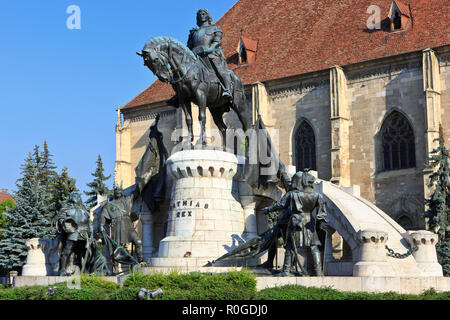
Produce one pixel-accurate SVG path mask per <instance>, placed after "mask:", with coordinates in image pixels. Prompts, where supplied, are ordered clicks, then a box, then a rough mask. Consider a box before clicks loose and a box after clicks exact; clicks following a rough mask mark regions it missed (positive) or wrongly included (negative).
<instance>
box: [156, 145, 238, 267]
mask: <svg viewBox="0 0 450 320" xmlns="http://www.w3.org/2000/svg"><path fill="white" fill-rule="evenodd" d="M237 165H238V159H237V158H236V156H234V155H233V154H231V153H227V152H223V151H218V150H185V151H180V152H177V153H175V154H173V155H172V156H171V157H170V158H169V159H168V160H167V170H168V174H169V175H170V176H171V177H172V178H173V187H172V193H171V203H170V208H169V214H168V225H167V236H166V238H164V239H163V240H161V242H160V244H159V251H158V257H154V258H151V259H150V265H151V266H154V267H176V266H180V267H186V266H201V265H204V264H205V263H207V262H208V261H209V260H214V259H217V258H218V257H220V256H221V255H223V254H225V253H227V252H230V251H231V250H233V249H234V248H236V247H237V246H238V245H240V244H241V243H243V242H244V240H243V239H242V235H243V233H244V230H245V221H244V212H243V209H242V206H241V204H240V202H239V196H238V195H237V193H235V192H233V190H235V189H236V188H233V177H234V175H235V174H236V172H237Z"/></svg>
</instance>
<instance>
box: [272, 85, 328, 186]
mask: <svg viewBox="0 0 450 320" xmlns="http://www.w3.org/2000/svg"><path fill="white" fill-rule="evenodd" d="M327 80H328V79H322V80H318V81H316V82H315V83H312V84H304V83H303V82H302V81H301V80H300V81H298V82H297V83H295V84H291V86H290V87H289V86H288V87H285V88H284V90H283V88H278V89H275V88H273V89H272V90H271V89H269V94H270V95H271V97H272V99H271V104H270V109H271V116H272V120H273V121H272V123H273V126H274V129H276V130H278V133H279V152H280V154H281V160H282V161H283V162H284V163H285V164H286V165H293V166H295V165H296V155H295V143H294V139H295V133H296V131H297V128H298V126H299V125H300V123H301V122H302V121H304V120H306V121H307V122H308V123H309V124H310V125H311V126H312V127H313V129H314V134H315V137H316V159H317V171H318V177H319V178H320V179H324V180H329V179H330V178H331V158H330V147H331V138H330V137H331V132H330V131H331V125H330V89H329V85H328V82H327Z"/></svg>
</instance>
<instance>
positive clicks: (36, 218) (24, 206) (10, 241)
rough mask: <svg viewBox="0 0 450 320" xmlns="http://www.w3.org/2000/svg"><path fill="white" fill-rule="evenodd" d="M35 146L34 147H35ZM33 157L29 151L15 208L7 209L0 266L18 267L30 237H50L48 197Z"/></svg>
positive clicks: (52, 235) (51, 231)
mask: <svg viewBox="0 0 450 320" xmlns="http://www.w3.org/2000/svg"><path fill="white" fill-rule="evenodd" d="M35 150H36V149H35ZM35 160H36V158H35V156H33V154H32V153H29V154H28V157H27V158H26V160H25V163H24V165H23V166H22V178H21V179H20V181H18V182H17V183H16V186H17V188H18V191H17V192H16V195H15V200H16V208H15V209H13V210H11V211H10V212H9V213H6V214H5V216H6V218H7V219H8V224H7V228H6V230H5V232H4V239H3V240H1V241H0V269H1V270H2V271H3V272H5V271H10V270H17V271H20V270H21V268H22V266H23V264H24V263H25V260H26V257H27V247H26V245H25V243H26V241H27V240H28V239H31V238H53V237H54V236H55V231H54V229H53V227H52V225H51V212H50V211H49V208H48V206H47V205H46V203H47V201H48V199H47V194H46V192H45V190H44V188H43V187H42V186H41V184H40V182H39V176H38V174H39V169H38V166H37V163H36V161H35Z"/></svg>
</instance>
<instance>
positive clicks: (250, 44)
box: [241, 36, 258, 52]
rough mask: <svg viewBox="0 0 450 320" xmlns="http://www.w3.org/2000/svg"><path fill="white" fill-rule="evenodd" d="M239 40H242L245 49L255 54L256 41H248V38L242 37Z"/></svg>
mask: <svg viewBox="0 0 450 320" xmlns="http://www.w3.org/2000/svg"><path fill="white" fill-rule="evenodd" d="M241 39H242V42H243V43H244V46H245V48H246V49H247V50H250V51H254V52H256V50H257V49H258V41H255V40H252V39H249V38H247V37H244V36H242V37H241Z"/></svg>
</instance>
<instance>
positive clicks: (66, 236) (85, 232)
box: [53, 192, 93, 276]
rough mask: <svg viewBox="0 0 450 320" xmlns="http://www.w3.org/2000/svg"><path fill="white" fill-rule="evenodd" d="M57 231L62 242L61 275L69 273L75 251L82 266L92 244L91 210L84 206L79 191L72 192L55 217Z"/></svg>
mask: <svg viewBox="0 0 450 320" xmlns="http://www.w3.org/2000/svg"><path fill="white" fill-rule="evenodd" d="M53 223H54V224H55V225H56V230H57V233H58V234H59V238H60V241H61V244H62V250H61V255H60V260H59V275H60V276H66V275H67V272H66V270H67V267H68V263H69V257H70V255H71V254H72V253H75V255H76V260H77V262H78V263H77V264H78V265H79V266H80V268H82V267H81V265H82V264H83V263H86V261H83V259H84V258H85V256H86V251H87V250H88V247H89V246H90V245H91V243H90V242H91V241H92V239H93V238H92V235H93V228H92V224H91V221H90V217H89V212H88V211H87V209H86V208H85V207H84V206H83V203H82V200H81V197H80V195H79V194H78V193H76V192H72V193H71V194H70V198H69V201H68V203H67V204H66V205H64V206H63V207H62V208H61V210H60V211H59V212H58V213H57V214H56V216H55V217H54V218H53Z"/></svg>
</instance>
